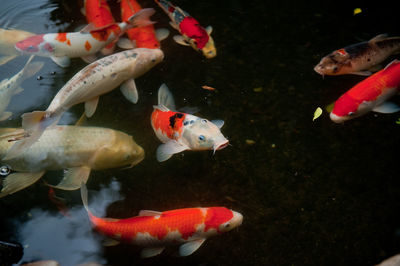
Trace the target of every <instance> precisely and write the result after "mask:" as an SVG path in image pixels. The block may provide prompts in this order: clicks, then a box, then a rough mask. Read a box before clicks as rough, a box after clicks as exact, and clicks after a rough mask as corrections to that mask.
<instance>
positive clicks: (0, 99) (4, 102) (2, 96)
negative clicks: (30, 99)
mask: <svg viewBox="0 0 400 266" xmlns="http://www.w3.org/2000/svg"><path fill="white" fill-rule="evenodd" d="M32 59H33V56H31V57H30V58H29V60H28V61H27V63H26V64H25V67H24V68H23V69H22V70H21V71H19V72H18V73H17V74H16V75H14V76H13V77H11V78H10V79H4V80H2V81H1V82H0V121H3V120H6V119H7V118H9V117H10V116H11V115H12V113H11V112H6V111H5V110H6V108H7V106H8V104H9V103H10V101H11V97H12V96H13V95H15V94H18V93H20V92H21V91H22V90H23V89H22V88H21V87H20V86H21V83H22V82H23V81H24V80H26V79H27V78H29V77H31V76H33V75H35V74H36V73H37V72H38V71H39V70H40V69H41V68H42V67H43V62H35V63H31V64H30V62H31V61H32Z"/></svg>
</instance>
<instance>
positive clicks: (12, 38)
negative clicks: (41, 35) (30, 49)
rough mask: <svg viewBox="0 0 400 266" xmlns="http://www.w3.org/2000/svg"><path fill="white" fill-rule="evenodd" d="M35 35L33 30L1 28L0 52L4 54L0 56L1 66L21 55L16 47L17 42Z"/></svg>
mask: <svg viewBox="0 0 400 266" xmlns="http://www.w3.org/2000/svg"><path fill="white" fill-rule="evenodd" d="M33 35H35V34H34V33H32V32H27V31H22V30H6V29H0V54H2V55H1V56H0V66H1V65H4V64H5V63H7V62H8V61H10V60H12V59H14V58H15V57H17V56H19V55H21V53H20V52H18V51H17V50H16V49H15V44H16V43H17V42H19V41H22V40H24V39H26V38H28V37H30V36H33Z"/></svg>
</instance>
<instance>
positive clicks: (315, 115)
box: [312, 107, 322, 121]
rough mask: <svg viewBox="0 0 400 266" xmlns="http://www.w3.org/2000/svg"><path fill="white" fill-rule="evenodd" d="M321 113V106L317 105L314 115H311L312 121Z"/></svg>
mask: <svg viewBox="0 0 400 266" xmlns="http://www.w3.org/2000/svg"><path fill="white" fill-rule="evenodd" d="M321 115H322V109H321V107H318V108H317V109H316V110H315V112H314V117H313V119H312V121H314V120H315V119H317V118H318V117H320V116H321Z"/></svg>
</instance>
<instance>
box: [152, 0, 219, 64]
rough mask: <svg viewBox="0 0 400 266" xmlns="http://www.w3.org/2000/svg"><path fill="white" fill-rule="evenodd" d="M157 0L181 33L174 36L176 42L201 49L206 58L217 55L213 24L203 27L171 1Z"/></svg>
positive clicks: (174, 26) (197, 49) (172, 24)
mask: <svg viewBox="0 0 400 266" xmlns="http://www.w3.org/2000/svg"><path fill="white" fill-rule="evenodd" d="M155 1H156V3H157V4H158V5H159V6H160V7H161V8H162V9H163V10H164V12H165V13H166V14H167V15H168V16H169V18H170V19H171V22H170V24H171V26H172V27H173V28H174V29H176V30H177V31H179V33H180V34H181V35H176V36H174V40H175V42H177V43H179V44H181V45H187V46H188V45H190V46H192V48H193V49H195V50H196V51H201V52H202V53H203V55H204V56H205V57H206V58H213V57H215V56H216V55H217V49H216V48H215V45H214V40H213V39H212V38H211V35H210V34H211V32H212V27H211V26H208V27H207V28H203V27H202V26H201V25H200V23H199V22H198V21H197V20H196V19H194V18H193V17H192V16H190V15H189V14H188V13H187V12H185V11H183V10H182V9H180V8H179V7H177V6H174V5H173V4H172V3H171V2H169V1H166V0H155Z"/></svg>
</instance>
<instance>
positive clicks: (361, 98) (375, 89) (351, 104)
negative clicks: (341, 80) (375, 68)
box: [330, 60, 400, 123]
mask: <svg viewBox="0 0 400 266" xmlns="http://www.w3.org/2000/svg"><path fill="white" fill-rule="evenodd" d="M399 92H400V61H399V60H394V61H393V62H391V63H390V64H389V65H388V66H386V67H385V69H383V70H381V71H379V72H377V73H375V74H374V75H372V76H370V77H368V78H366V79H365V80H363V81H361V82H360V83H358V84H357V85H355V86H354V87H353V88H351V89H350V90H349V91H347V92H346V93H345V94H343V95H342V96H341V97H340V98H339V99H338V100H337V101H336V102H335V105H334V107H333V110H332V112H331V114H330V117H331V119H332V121H334V122H336V123H341V122H344V121H346V120H349V119H352V118H355V117H358V116H361V115H364V114H366V113H368V112H370V111H374V112H380V113H393V112H397V111H400V107H399V106H397V105H395V104H393V103H388V102H386V100H387V99H389V98H391V97H392V96H394V95H395V94H397V93H399Z"/></svg>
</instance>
